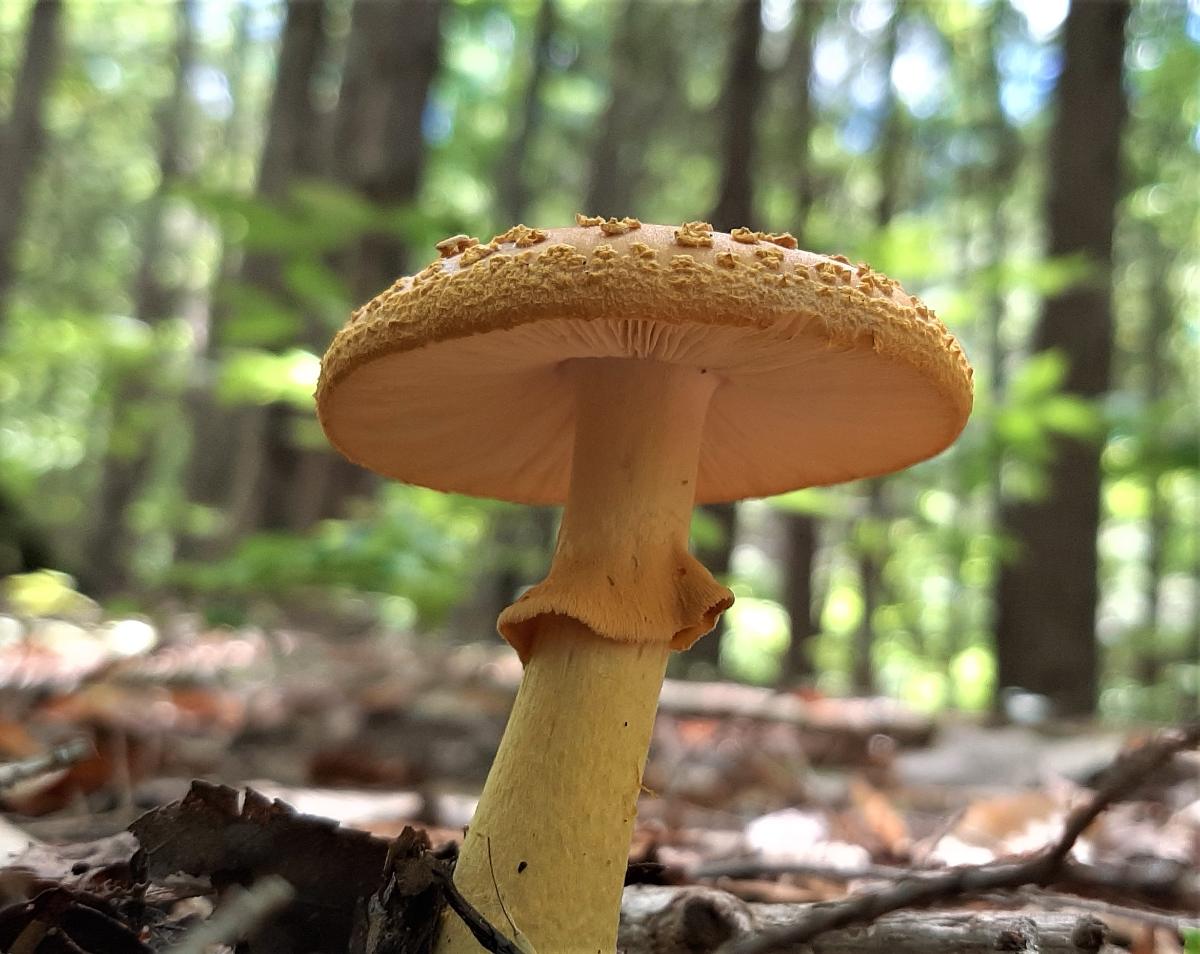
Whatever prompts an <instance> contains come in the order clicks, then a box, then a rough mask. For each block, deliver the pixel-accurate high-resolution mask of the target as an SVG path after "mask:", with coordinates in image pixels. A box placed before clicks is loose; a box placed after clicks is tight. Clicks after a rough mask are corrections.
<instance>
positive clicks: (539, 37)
mask: <svg viewBox="0 0 1200 954" xmlns="http://www.w3.org/2000/svg"><path fill="white" fill-rule="evenodd" d="M557 22H558V17H557V14H556V13H555V9H554V0H541V3H540V4H539V5H538V15H537V23H536V25H535V27H534V35H533V43H532V46H531V49H530V61H531V63H532V66H531V69H530V72H529V80H528V81H527V82H526V84H525V93H524V95H523V96H522V97H521V109H520V112H519V113H518V114H517V115H516V118H515V120H514V123H515V127H516V128H515V132H514V135H512V136H511V137H509V140H508V147H507V148H506V149H505V152H504V157H503V159H502V160H501V162H500V166H499V169H498V170H497V171H498V176H497V180H498V181H497V182H496V195H497V198H498V199H499V202H500V210H501V212H502V214H503V219H504V221H503V223H502V225H501V227H502V228H507V227H508V226H509V225H513V224H515V223H516V222H518V221H519V220H520V219H521V218H522V217H524V216H525V215H526V214H527V213H528V211H529V209H528V206H529V179H528V174H527V173H528V163H529V144H530V142H531V141H532V140H533V137H534V135H535V134H536V133H537V129H538V126H539V125H540V123H541V119H542V89H543V87H544V86H545V82H546V67H547V66H548V65H549V63H550V44H551V42H552V41H553V39H554V29H555V24H556V23H557Z"/></svg>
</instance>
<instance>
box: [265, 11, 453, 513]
mask: <svg viewBox="0 0 1200 954" xmlns="http://www.w3.org/2000/svg"><path fill="white" fill-rule="evenodd" d="M441 13H442V3H441V0H395V2H392V3H377V2H372V0H358V2H357V3H355V5H354V11H353V14H352V16H351V23H350V40H349V46H348V49H347V55H346V67H345V72H344V74H343V77H342V91H341V95H340V97H339V99H338V109H337V113H336V115H335V117H334V127H335V131H334V148H333V168H332V178H333V179H334V181H335V182H337V183H338V184H340V185H342V186H345V187H346V188H349V189H352V190H354V191H355V192H357V193H358V194H359V195H361V196H362V197H363V198H365V199H367V200H369V201H370V202H372V203H373V204H375V205H379V206H397V205H401V204H403V203H407V202H412V201H413V200H414V199H415V198H416V196H417V188H418V186H419V185H420V179H421V172H422V170H423V168H424V164H425V139H424V136H423V135H422V130H421V117H422V116H423V114H424V112H425V102H426V99H427V98H428V94H429V87H430V85H431V84H432V83H433V79H434V76H435V75H436V73H437V69H438V65H439V64H440V62H441V29H440V27H441ZM406 259H407V250H406V249H405V247H404V243H403V242H402V241H401V240H400V238H399V237H398V236H396V235H395V234H392V233H383V232H378V233H368V234H366V235H364V236H362V237H361V239H360V240H359V242H358V245H357V248H355V249H354V250H353V251H352V252H351V253H350V254H349V255H348V256H347V262H346V267H347V269H348V271H349V282H348V285H349V287H350V292H351V295H352V296H353V299H354V301H355V302H364V301H366V300H368V299H370V298H373V297H374V296H375V295H377V294H378V293H379V292H381V291H383V290H384V289H385V288H387V287H388V286H389V285H391V284H392V282H393V281H395V280H396V278H397V277H399V276H400V275H403V274H404V272H405V270H406V266H407V264H408V262H407V261H406ZM317 334H318V337H319V340H317V341H315V342H314V344H315V345H316V347H317V349H318V352H319V351H321V350H324V348H325V346H326V345H327V344H328V338H329V337H330V330H329V329H318V330H317ZM376 483H377V481H376V479H375V476H374V475H373V474H371V473H370V472H369V471H366V470H363V469H362V468H361V467H357V466H355V465H353V464H351V463H350V462H349V461H347V460H346V459H345V458H343V457H341V456H340V455H337V454H333V453H331V452H327V451H322V452H307V453H304V454H303V456H302V461H301V468H300V472H299V475H298V479H297V482H296V493H295V496H294V498H293V500H294V502H293V504H292V505H291V507H290V508H289V513H290V514H291V519H290V521H289V522H290V524H291V525H292V526H293V527H294V528H296V529H300V528H303V527H305V526H307V525H309V524H310V523H312V522H313V521H314V520H317V519H322V518H326V517H337V516H344V515H345V512H346V505H347V503H348V501H350V500H351V499H353V498H355V497H365V496H367V495H369V494H370V493H371V492H372V491H373V490H374V489H375V486H376Z"/></svg>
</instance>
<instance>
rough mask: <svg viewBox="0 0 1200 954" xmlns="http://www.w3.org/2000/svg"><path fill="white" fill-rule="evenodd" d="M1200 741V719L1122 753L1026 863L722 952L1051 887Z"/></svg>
mask: <svg viewBox="0 0 1200 954" xmlns="http://www.w3.org/2000/svg"><path fill="white" fill-rule="evenodd" d="M1197 745H1200V722H1196V723H1192V724H1190V725H1188V726H1185V727H1183V728H1180V729H1173V730H1170V731H1166V732H1163V733H1161V734H1160V735H1159V736H1158V737H1156V738H1155V739H1154V740H1153V741H1151V742H1148V743H1146V744H1145V745H1143V746H1142V747H1141V748H1139V749H1136V750H1134V751H1133V752H1130V753H1127V754H1125V755H1123V756H1120V757H1118V759H1117V760H1116V762H1114V764H1113V766H1112V767H1111V768H1110V769H1109V771H1108V779H1107V781H1105V782H1104V784H1102V785H1101V786H1100V788H1099V789H1098V790H1097V791H1096V793H1095V794H1094V795H1093V796H1092V797H1091V799H1090V800H1089V801H1088V802H1087V804H1085V805H1083V806H1081V807H1080V808H1079V809H1077V810H1076V811H1074V812H1072V813H1071V814H1070V815H1069V816H1067V823H1066V826H1065V827H1064V829H1063V833H1062V835H1061V836H1060V837H1059V839H1058V840H1057V841H1056V842H1055V843H1054V844H1053V845H1051V846H1050V847H1049V848H1047V849H1045V850H1043V851H1040V852H1038V853H1037V854H1035V855H1033V856H1032V857H1030V858H1028V859H1027V860H1025V861H1022V862H1017V863H1007V864H995V863H993V864H987V865H973V866H970V867H962V868H954V869H951V870H949V871H946V872H944V873H942V874H938V875H921V876H918V877H914V878H909V879H907V880H904V881H900V882H897V883H896V884H893V885H889V886H888V887H886V888H882V889H880V890H879V891H870V892H864V893H863V894H858V895H854V896H852V897H849V898H846V899H844V900H842V901H834V902H832V903H829V904H819V905H813V907H812V909H811V911H810V912H809V913H808V914H806V915H804V916H803V917H802V918H800V919H799V920H798V921H797V922H796V923H795V924H792V925H789V926H788V927H786V928H782V929H780V930H778V931H771V932H768V933H765V934H762V935H759V936H758V937H754V938H748V939H746V940H744V941H741V942H738V943H735V944H733V945H732V946H727V947H724V948H722V949H721V954H768V952H770V951H777V950H779V949H781V948H785V947H788V946H792V945H797V944H803V943H805V942H807V941H811V940H812V939H813V938H814V937H816V936H817V935H818V934H824V933H825V932H826V931H832V930H836V929H837V928H843V927H848V926H850V925H852V924H862V923H866V922H870V921H874V920H875V919H877V918H879V917H882V916H883V915H885V914H888V913H890V912H892V911H899V910H900V909H901V908H909V907H916V906H920V905H927V904H931V903H933V902H935V901H942V900H946V899H949V898H958V897H961V896H963V895H977V894H981V893H984V892H988V891H998V890H1002V889H1012V888H1019V887H1022V886H1024V885H1029V884H1033V885H1045V884H1048V883H1049V882H1051V881H1053V880H1054V878H1055V876H1056V875H1057V874H1058V873H1059V872H1060V871H1061V870H1062V868H1063V865H1064V863H1065V861H1066V859H1067V855H1069V854H1070V852H1071V848H1072V847H1073V846H1074V844H1075V842H1076V840H1078V838H1079V836H1080V835H1082V834H1083V832H1084V831H1085V830H1086V829H1087V827H1088V826H1089V825H1091V824H1092V822H1094V821H1095V820H1096V819H1097V818H1098V817H1099V816H1100V814H1101V813H1102V812H1103V811H1104V810H1105V809H1106V808H1108V806H1109V805H1111V804H1112V803H1113V802H1114V801H1117V800H1118V799H1119V798H1121V797H1123V796H1124V795H1126V794H1128V793H1129V792H1130V791H1132V790H1133V789H1135V788H1137V786H1138V785H1140V784H1142V783H1143V782H1144V781H1145V780H1146V778H1147V776H1148V775H1150V773H1152V772H1154V771H1156V770H1158V769H1159V768H1161V767H1162V766H1163V765H1165V764H1166V763H1167V762H1169V761H1170V760H1171V759H1172V758H1174V757H1175V756H1176V755H1177V754H1178V753H1180V752H1182V751H1184V750H1185V749H1190V748H1195V747H1196V746H1197Z"/></svg>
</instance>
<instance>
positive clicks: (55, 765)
mask: <svg viewBox="0 0 1200 954" xmlns="http://www.w3.org/2000/svg"><path fill="white" fill-rule="evenodd" d="M94 752H95V749H93V748H92V743H91V742H89V741H87V739H75V740H74V741H73V742H67V743H66V744H65V745H59V746H56V747H55V748H53V749H51V750H50V751H49V752H43V753H42V754H40V755H35V756H32V757H31V758H27V759H22V760H21V761H19V762H8V763H7V764H4V765H0V791H2V790H4V789H6V788H12V787H13V786H14V785H18V784H20V783H21V782H25V781H28V780H29V779H31V778H37V777H38V776H39V775H47V774H49V773H50V772H56V771H58V770H59V769H62V768H66V767H67V766H69V765H74V764H75V763H76V762H82V761H83V760H84V759H86V758H90V757H91V755H92V754H93V753H94Z"/></svg>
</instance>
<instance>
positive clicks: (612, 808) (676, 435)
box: [436, 358, 732, 954]
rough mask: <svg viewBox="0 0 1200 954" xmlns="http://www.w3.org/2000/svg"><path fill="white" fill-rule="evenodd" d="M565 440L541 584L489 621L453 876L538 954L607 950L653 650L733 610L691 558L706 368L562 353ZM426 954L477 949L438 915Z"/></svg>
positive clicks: (648, 708)
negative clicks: (511, 664)
mask: <svg viewBox="0 0 1200 954" xmlns="http://www.w3.org/2000/svg"><path fill="white" fill-rule="evenodd" d="M564 372H565V373H570V374H572V375H574V376H575V377H576V401H577V413H576V427H575V447H574V455H573V458H572V472H571V483H570V489H569V492H568V495H567V504H566V508H565V510H564V512H563V519H562V525H561V528H560V530H559V537H558V544H557V547H556V549H555V555H554V563H553V566H552V567H551V571H550V573H549V575H548V576H547V578H546V580H545V581H544V582H543V583H541V584H539V585H538V586H537V587H534V588H533V590H531V591H530V592H529V593H528V594H526V596H525V597H523V598H522V599H521V600H520V601H518V602H517V603H516V604H514V605H513V606H512V607H509V609H508V610H506V611H505V613H504V614H502V615H501V618H500V627H501V630H502V631H503V632H504V634H505V635H506V636H507V637H508V638H509V639H510V641H512V642H513V643H514V645H516V646H517V648H518V650H519V651H520V652H521V655H522V659H523V660H524V661H525V664H526V665H525V674H524V677H523V679H522V681H521V687H520V689H519V691H518V693H517V698H516V702H515V703H514V705H513V710H512V714H511V716H510V718H509V723H508V727H507V728H506V729H505V733H504V738H503V740H502V741H501V743H500V749H499V751H498V752H497V754H496V759H495V762H494V763H493V765H492V769H491V772H490V773H489V774H488V779H487V782H486V784H485V786H484V790H483V794H482V796H481V798H480V802H479V808H478V809H477V811H476V813H475V817H474V819H473V820H472V822H471V826H470V828H469V830H468V832H467V837H466V840H465V842H464V844H463V847H462V851H461V853H460V855H459V860H458V865H457V868H456V869H455V874H454V881H455V884H456V885H457V886H458V888H459V890H460V891H461V892H462V893H463V894H464V895H465V896H466V898H467V899H468V900H469V901H470V902H471V903H472V904H474V905H475V906H476V907H477V908H478V909H479V910H480V911H481V912H482V914H483V915H484V916H485V917H486V918H487V919H488V920H489V921H490V922H491V923H492V924H493V925H495V926H496V927H498V928H499V929H501V930H502V931H504V932H505V933H508V934H510V936H513V937H514V938H518V937H519V938H522V939H524V940H526V941H527V942H528V944H529V945H530V946H531V947H532V948H533V949H534V950H535V951H537V952H538V954H576V952H578V954H612V952H613V951H615V950H616V940H617V923H618V919H619V915H620V904H621V891H622V887H623V884H624V875H625V868H626V860H627V857H628V852H629V842H630V837H631V835H632V832H633V825H634V820H635V818H636V816H637V800H638V794H639V792H640V789H641V783H642V770H643V768H644V767H645V762H646V752H647V749H648V747H649V742H650V735H651V731H652V729H653V726H654V714H655V710H656V708H657V705H658V694H659V691H660V690H661V688H662V680H663V674H664V672H665V669H666V661H667V656H668V654H669V652H670V650H671V648H672V645H673V644H674V645H675V646H686V645H687V644H689V643H690V642H691V641H692V640H693V639H694V638H696V636H697V635H699V634H700V633H703V632H706V631H707V630H708V629H709V628H711V626H712V624H713V623H714V622H715V620H716V618H717V617H718V616H719V615H720V613H721V611H722V610H724V609H725V608H726V607H727V606H728V605H729V604H730V602H732V600H731V597H730V594H729V592H728V590H725V589H724V588H723V587H720V586H718V585H717V584H716V582H715V581H713V579H712V577H711V576H709V574H708V573H707V572H706V571H705V570H704V568H703V567H702V566H700V564H699V563H697V562H696V561H695V559H694V558H692V557H691V556H690V555H689V554H688V550H687V543H688V533H689V529H690V522H691V512H692V504H693V501H694V497H695V484H696V471H697V465H698V458H699V451H700V438H701V432H702V430H703V426H704V419H705V415H706V414H707V410H708V404H709V400H710V398H711V396H712V393H713V390H714V388H715V386H716V380H715V378H716V376H715V375H711V374H706V373H705V372H704V370H703V369H699V368H688V367H682V366H676V365H669V364H664V363H660V362H655V361H650V360H644V359H618V358H598V359H580V360H578V361H573V362H570V363H569V365H568V366H567V367H565V368H564ZM436 950H437V952H438V954H458V952H472V954H474V952H477V951H479V950H481V948H480V947H479V946H478V944H477V942H476V941H475V940H474V938H472V937H471V935H470V933H469V932H468V931H467V930H466V928H465V926H464V925H463V924H462V922H461V921H460V920H459V919H458V918H457V917H454V916H453V915H450V916H447V918H446V920H445V921H444V924H443V929H442V932H441V936H440V937H439V940H438V944H437V948H436Z"/></svg>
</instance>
